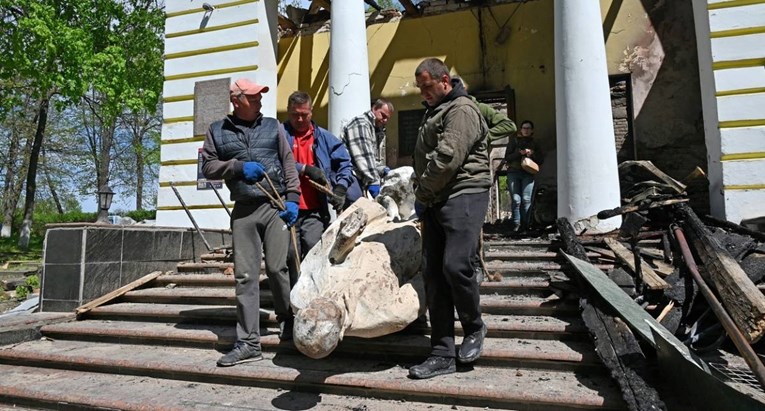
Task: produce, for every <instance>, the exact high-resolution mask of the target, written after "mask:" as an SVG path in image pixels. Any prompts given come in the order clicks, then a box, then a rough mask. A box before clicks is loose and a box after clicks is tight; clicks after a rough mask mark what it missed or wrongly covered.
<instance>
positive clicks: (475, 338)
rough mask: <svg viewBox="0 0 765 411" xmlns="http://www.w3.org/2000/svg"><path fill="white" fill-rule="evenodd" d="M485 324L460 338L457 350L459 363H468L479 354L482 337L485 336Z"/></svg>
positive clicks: (481, 346) (481, 348)
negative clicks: (460, 341)
mask: <svg viewBox="0 0 765 411" xmlns="http://www.w3.org/2000/svg"><path fill="white" fill-rule="evenodd" d="M486 331H487V329H486V324H485V323H484V325H483V326H482V327H481V329H480V330H478V331H476V332H474V333H472V334H470V335H468V336H467V337H465V338H463V339H462V344H461V345H460V349H459V351H457V361H459V362H460V364H469V363H471V362H473V361H475V360H477V359H478V357H480V356H481V351H482V350H483V339H484V337H486Z"/></svg>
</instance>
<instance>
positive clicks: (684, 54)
mask: <svg viewBox="0 0 765 411" xmlns="http://www.w3.org/2000/svg"><path fill="white" fill-rule="evenodd" d="M313 3H314V4H313V5H312V7H311V10H309V11H303V10H290V14H289V15H287V16H280V15H278V11H277V4H276V2H275V1H260V2H258V1H250V0H240V1H230V0H218V1H209V2H207V3H205V4H207V6H208V7H203V3H202V2H201V1H198V0H190V1H187V2H169V3H168V5H167V23H166V33H167V40H166V63H165V64H166V65H165V71H166V73H165V75H166V81H165V88H164V124H163V130H162V166H161V171H160V190H159V195H158V204H157V210H158V212H157V220H158V224H160V225H171V226H189V225H190V222H189V220H188V218H187V216H186V214H185V212H184V211H183V209H182V207H181V206H180V204H179V200H178V199H177V198H176V196H175V194H174V192H173V190H172V187H171V186H170V185H171V183H172V184H174V185H175V186H176V188H177V189H178V191H179V192H180V194H181V195H182V197H183V199H184V200H185V202H186V204H187V205H188V206H189V208H190V210H191V212H192V213H193V215H194V216H195V218H196V219H197V221H198V222H199V223H200V225H201V226H204V227H227V226H228V216H227V214H226V213H225V210H224V208H223V206H222V205H221V202H220V201H219V200H218V198H217V197H216V195H215V193H214V192H213V191H212V190H209V189H205V188H208V187H209V183H207V182H204V181H200V180H199V179H198V177H199V176H198V172H197V168H198V161H197V151H198V149H199V148H200V147H201V145H202V141H203V134H204V131H205V130H206V124H208V123H209V122H210V121H212V120H213V119H215V118H218V117H220V116H222V114H223V113H226V112H227V111H228V100H227V99H228V95H227V93H226V92H225V87H220V85H219V84H218V85H216V83H215V81H216V80H217V81H219V82H226V81H231V79H236V78H238V77H243V76H247V77H250V78H253V79H255V80H256V81H259V82H262V83H265V84H268V85H270V86H272V90H273V89H276V92H273V91H272V92H271V93H268V94H266V95H265V97H266V98H265V99H264V113H265V114H266V115H270V116H276V117H277V118H280V119H284V118H286V108H287V97H288V95H289V94H290V93H291V92H292V91H294V90H304V91H306V92H308V93H309V94H310V95H312V96H313V97H314V100H315V108H314V119H315V121H317V122H318V123H319V124H328V125H330V126H331V125H332V124H333V123H334V121H333V119H332V115H331V114H330V107H334V106H337V107H339V106H341V105H342V104H343V103H339V102H337V99H335V100H336V101H333V98H335V97H337V96H338V95H341V94H343V93H347V92H349V91H352V90H354V89H356V90H357V89H358V88H359V87H358V85H357V83H354V82H355V81H357V80H359V79H360V78H363V77H364V75H363V73H362V74H358V73H357V74H356V75H354V74H353V73H355V72H356V71H353V70H354V69H353V68H349V67H345V69H349V70H351V71H350V74H349V75H348V76H347V79H348V81H347V83H348V84H347V87H346V88H344V89H342V90H340V89H336V88H333V87H332V84H335V82H337V81H342V80H341V79H338V78H337V77H336V78H335V79H334V80H333V78H332V76H333V75H332V73H331V72H332V65H331V62H330V60H331V58H330V55H331V50H330V45H331V42H332V40H331V30H332V25H331V24H330V21H329V20H327V17H329V15H330V11H327V10H325V9H324V8H327V7H328V8H331V7H332V6H334V7H336V8H338V7H340V8H342V10H344V13H345V10H347V9H346V8H345V6H344V3H343V1H340V0H337V1H335V2H332V6H329V4H328V2H326V3H327V4H324V7H322V5H320V4H319V3H318V2H316V1H314V2H313ZM404 3H407V4H406V5H407V9H408V11H404V13H403V15H402V14H401V13H399V12H397V11H385V10H384V11H382V12H375V11H374V10H373V9H370V11H369V12H367V14H366V27H365V32H366V43H367V46H368V48H367V50H366V56H367V57H366V60H367V63H368V76H367V77H368V81H369V83H368V84H369V86H368V87H367V88H368V92H369V94H365V93H361V97H360V98H359V97H358V96H356V98H357V100H356V101H357V103H354V104H355V107H357V111H358V113H357V114H360V113H361V112H362V111H364V110H365V109H366V108H367V104H363V102H365V101H367V102H368V101H369V100H370V99H374V98H379V97H384V98H387V99H389V100H391V101H392V102H393V104H394V105H395V107H396V113H395V114H394V117H393V119H392V121H391V122H389V124H388V133H387V135H388V140H387V151H386V157H387V163H388V165H390V166H391V167H395V166H402V165H409V164H410V163H411V153H412V150H413V147H414V141H415V140H414V139H415V138H416V133H417V128H418V126H419V121H420V119H421V117H422V113H423V108H422V105H421V98H420V96H419V92H418V89H417V88H416V87H415V84H414V69H415V67H416V66H417V64H418V63H419V62H420V61H421V60H422V59H424V58H426V57H438V58H442V59H443V60H444V61H445V62H446V64H447V65H448V66H449V67H451V68H452V72H453V74H457V75H459V76H461V77H462V78H463V79H464V81H465V83H466V84H467V85H468V87H469V91H470V92H471V93H473V94H475V95H477V96H479V97H481V98H482V99H485V100H487V101H500V100H501V101H502V102H503V103H504V104H506V106H507V110H508V115H509V116H510V117H511V118H512V119H513V120H515V121H516V122H517V123H519V122H520V121H521V120H524V119H530V120H532V121H534V122H535V124H536V136H537V138H538V139H539V141H540V144H541V146H542V149H543V151H544V152H545V153H546V159H545V162H544V167H543V168H542V171H541V172H540V174H539V175H538V176H537V181H538V182H539V184H542V185H544V184H547V185H549V186H552V187H555V186H560V184H561V178H562V176H563V177H566V176H568V175H569V174H571V173H573V174H575V176H574V177H573V180H575V181H573V182H568V183H566V184H565V185H566V187H574V188H573V190H574V191H576V190H577V188H576V187H577V184H576V181H582V180H585V179H589V180H594V181H597V180H599V179H600V178H603V179H604V180H608V181H604V182H602V184H603V186H604V187H605V186H608V185H613V184H614V181H613V180H614V179H615V176H601V175H587V174H586V173H581V172H578V171H577V169H587V167H586V166H587V163H588V159H589V158H590V157H588V156H587V153H591V154H592V157H595V158H599V154H598V153H599V152H600V150H601V149H605V150H606V152H607V154H606V155H605V156H606V157H609V156H610V154H608V152H610V150H614V149H615V152H616V159H617V160H618V161H624V160H631V159H641V160H651V161H653V162H654V164H656V165H657V166H658V167H659V168H660V169H662V170H664V171H666V172H667V173H668V174H670V175H671V176H672V177H674V178H676V179H683V178H684V177H685V176H686V175H688V174H689V173H690V172H692V171H693V170H694V169H695V167H696V166H699V167H701V168H702V169H704V170H705V171H707V172H708V177H709V184H707V182H706V181H703V180H702V181H703V183H701V182H698V180H697V183H696V184H693V185H692V186H691V187H690V188H689V194H690V195H691V197H692V204H693V205H694V207H695V208H697V209H698V210H700V211H701V212H708V211H711V212H712V213H713V214H714V215H716V216H718V217H724V218H727V219H729V220H731V221H734V222H739V221H740V220H741V219H745V218H751V217H756V216H758V215H759V214H761V211H758V210H756V209H753V208H752V207H750V205H751V204H753V202H754V201H756V200H757V199H759V198H760V197H761V196H762V195H763V194H762V193H765V190H763V189H762V188H763V187H762V182H761V181H757V180H756V178H757V175H758V174H759V176H760V177H759V178H762V177H761V176H762V175H765V170H763V168H765V160H762V158H761V157H762V156H760V157H758V155H757V154H758V153H759V154H762V152H763V151H765V150H763V148H762V145H763V144H762V142H761V141H762V138H759V140H758V138H757V137H758V136H760V137H761V136H762V134H763V133H765V132H763V131H762V130H763V129H765V127H763V126H764V125H765V123H763V122H764V121H765V120H763V118H765V114H763V113H762V112H761V109H759V110H760V112H759V114H758V113H757V112H756V110H757V109H752V110H749V112H747V113H745V114H742V115H745V116H747V117H746V118H743V119H742V118H735V119H734V118H729V117H725V115H724V111H725V109H726V107H728V106H726V105H725V104H727V103H728V102H729V100H727V99H725V97H727V95H720V92H716V91H715V90H717V88H715V87H718V83H719V82H720V76H721V75H722V74H721V73H722V71H721V70H728V69H735V68H738V66H739V65H740V64H755V63H756V62H757V61H760V66H759V72H756V70H757V67H755V66H750V68H753V69H752V70H749V71H750V72H752V73H753V74H752V78H751V80H750V81H749V83H747V84H746V85H741V86H732V85H731V86H725V87H727V88H726V89H725V90H724V91H721V92H722V93H732V95H736V96H739V97H740V96H744V95H746V96H747V97H745V98H747V99H755V100H756V99H757V98H758V96H760V98H761V96H763V95H765V93H763V92H762V91H763V90H762V87H763V86H765V79H763V78H762V77H763V74H762V64H761V63H762V61H761V60H762V58H763V54H765V51H763V50H762V48H759V49H758V50H757V51H752V52H754V53H760V55H759V57H757V56H749V57H746V56H743V57H740V58H739V57H735V56H734V57H735V58H736V59H738V60H746V62H745V63H741V62H739V63H736V61H738V60H735V59H734V60H730V59H733V57H731V58H730V59H729V58H728V57H725V55H723V54H720V53H719V52H715V50H719V47H718V46H717V45H716V44H717V43H718V37H717V36H719V35H720V32H723V33H722V34H723V35H724V36H725V37H724V38H725V39H726V41H728V40H730V38H731V34H730V33H731V32H730V31H726V30H738V28H739V27H740V26H741V25H742V24H744V25H747V24H748V25H751V26H754V27H760V28H761V27H762V26H763V25H764V24H765V23H763V22H762V21H760V22H759V23H757V22H756V21H755V22H752V21H751V19H750V20H740V19H739V21H734V20H735V19H733V20H731V19H728V18H726V21H729V22H730V23H725V22H721V20H720V19H719V18H718V17H717V16H718V14H719V13H728V14H730V13H740V14H746V15H754V16H762V9H763V8H764V7H765V5H762V4H748V3H747V4H743V3H741V2H735V1H714V0H710V1H709V2H690V1H678V2H666V1H662V0H601V1H599V2H597V3H598V4H597V7H599V9H598V11H599V14H600V16H599V17H600V18H599V19H597V20H594V24H588V25H587V26H586V27H585V28H584V29H577V31H576V32H563V31H561V32H559V33H557V34H556V29H558V30H560V29H561V27H562V26H561V24H563V21H562V20H561V17H563V18H565V17H566V16H571V15H574V14H575V13H574V11H573V10H570V11H568V12H566V11H565V7H566V6H565V4H566V3H565V2H562V1H561V2H555V1H553V0H534V1H523V2H518V1H491V2H454V1H451V0H438V1H422V2H420V3H418V4H417V5H416V6H415V5H412V4H411V3H410V2H404ZM692 3H693V4H692ZM707 3H709V4H707ZM739 3H741V4H739ZM349 4H350V3H349ZM402 4H403V3H402ZM569 7H571V6H569ZM576 7H580V6H579V5H577V6H576ZM566 13H568V14H566ZM758 13H759V14H758ZM322 16H323V17H322ZM759 18H760V20H762V17H759ZM705 19H706V20H705ZM296 20H297V21H296ZM556 20H557V22H558V23H557V24H558V26H557V27H556ZM695 21H702V22H705V23H706V24H707V25H708V26H709V28H707V29H706V30H705V29H704V28H699V26H700V25H699V24H697V23H696V22H695ZM590 23H593V20H590ZM578 24H581V22H579V23H578ZM726 24H728V25H733V26H731V27H728V26H726ZM277 28H279V29H280V30H281V35H280V36H277ZM362 29H364V28H362ZM741 30H744V28H741ZM741 30H740V31H734V32H732V33H733V34H735V35H742V36H741V37H747V36H752V35H754V36H762V35H763V34H756V33H755V34H746V33H747V32H746V31H745V30H744V31H741ZM583 34H588V35H590V37H593V36H595V37H600V39H601V41H602V44H604V46H605V66H606V71H607V73H604V75H605V76H606V77H607V78H608V84H609V85H610V87H611V93H610V109H609V110H608V112H606V113H604V112H590V113H589V114H586V115H580V114H573V113H576V111H569V108H570V109H573V110H576V109H577V107H576V106H578V105H582V106H585V105H586V103H588V102H590V101H591V100H592V99H593V97H592V96H589V95H587V94H583V95H572V94H571V93H572V92H578V91H576V89H572V90H570V91H569V92H568V93H569V94H567V96H568V97H567V100H566V101H565V102H562V101H556V94H557V97H558V98H560V97H561V95H563V94H565V93H564V90H563V89H562V87H564V86H565V85H566V84H569V85H570V84H571V82H570V80H569V81H567V82H564V83H559V84H558V86H557V87H556V72H558V73H557V74H558V75H560V74H561V73H562V70H563V68H564V67H566V68H567V67H568V66H564V65H563V64H564V63H563V61H562V60H561V56H560V55H558V53H556V44H557V47H558V48H559V49H560V47H561V44H564V43H569V42H574V41H578V40H577V39H580V38H582V37H583ZM277 37H280V38H278V39H277ZM360 37H361V36H360ZM362 38H363V37H362ZM355 40H358V38H356V39H355ZM603 40H604V41H603ZM362 43H363V42H362ZM697 43H698V45H697ZM743 44H744V45H734V46H731V47H734V48H735V47H745V45H746V44H748V43H746V42H744V43H743ZM338 48H339V47H338ZM356 48H358V49H359V50H355V49H356ZM360 48H361V47H360V46H351V47H350V48H349V49H347V50H346V52H347V55H346V57H344V58H345V59H346V61H347V65H351V64H352V63H356V62H358V60H362V62H363V60H364V59H363V58H356V59H354V57H353V56H362V57H363V53H362V50H361V49H360ZM703 50H711V51H710V52H709V53H707V54H704V53H703ZM750 54H751V53H750ZM699 56H701V64H699V61H700V60H699ZM744 57H746V58H744ZM340 58H343V57H340ZM758 58H759V60H758ZM728 60H730V61H728ZM341 66H343V65H341ZM713 68H714V71H713ZM755 72H756V73H755ZM699 73H701V77H700V74H699ZM710 73H712V74H711V75H712V77H711V80H710ZM758 76H759V77H758ZM601 80H603V81H605V79H601ZM559 81H560V79H559ZM599 81H600V80H599ZM360 84H364V83H363V82H362V83H360ZM274 86H277V87H274ZM710 87H711V88H710ZM735 87H740V88H735ZM213 90H224V92H222V93H221V92H220V91H218V92H217V93H218V94H217V95H216V94H215V93H216V92H215V91H213ZM606 90H607V89H606ZM702 90H704V91H703V93H702ZM721 90H722V89H721ZM747 90H748V91H747ZM758 90H759V92H758ZM364 91H367V90H364ZM606 92H607V91H606ZM710 93H711V94H710ZM596 94H597V93H596ZM600 94H602V93H600ZM750 94H751V95H750ZM333 96H334V97H333ZM710 98H711V99H712V100H714V103H717V105H716V106H715V105H714V104H710V100H709V99H710ZM742 98H743V97H742ZM358 101H361V102H362V103H358ZM580 102H581V104H579V103H580ZM562 105H566V107H567V108H565V110H564V107H563V106H562ZM352 107H353V105H352ZM754 107H762V105H761V104H760V105H755V106H754ZM580 109H581V107H580ZM752 111H754V112H752ZM561 112H565V113H569V115H571V116H573V117H569V118H568V120H564V121H570V120H572V118H573V119H574V120H575V121H578V122H579V124H583V127H586V126H587V123H589V122H591V123H593V124H595V123H597V124H603V123H602V122H603V121H604V120H606V122H607V123H608V124H607V125H608V128H610V129H609V130H608V137H609V138H608V139H607V140H603V139H602V138H601V139H600V140H598V139H594V140H590V139H589V138H590V136H588V135H582V133H579V134H577V132H576V131H575V130H571V129H569V128H568V127H567V126H566V125H562V123H561V117H560V115H561ZM710 113H711V114H710ZM715 113H719V114H720V115H719V116H718V118H715V116H714V114H715ZM726 113H727V112H726ZM587 116H592V117H587ZM718 123H719V124H718ZM611 124H612V125H613V126H611ZM562 127H563V128H564V131H563V133H562V131H561V128H562ZM599 128H603V127H599ZM612 130H613V131H612ZM335 131H336V130H335ZM567 132H568V134H567V135H565V136H563V135H562V134H566V133H567ZM585 134H589V133H585ZM744 134H745V136H744V137H741V138H738V136H740V135H744ZM562 139H563V141H567V142H571V143H574V144H580V143H587V142H589V141H593V142H594V143H592V146H587V145H585V146H584V147H585V148H584V149H578V150H579V151H581V152H582V155H581V156H575V157H573V159H574V160H575V161H574V163H571V160H572V158H571V157H570V156H569V157H566V156H565V155H564V156H563V157H564V159H568V160H567V161H566V162H565V163H566V164H567V165H566V166H565V170H558V169H557V167H556V165H557V164H559V163H560V159H561V154H560V153H558V151H560V148H561V140H562ZM734 140H735V141H734ZM609 144H611V145H612V146H611V147H608V145H609ZM577 147H579V146H577ZM758 147H759V148H758ZM758 171H759V173H758ZM577 173H579V174H577ZM616 184H618V183H616ZM200 188H201V189H200ZM559 188H560V187H559ZM617 191H618V186H617ZM559 193H560V189H559ZM220 194H221V196H222V197H223V198H224V199H227V198H228V192H227V191H226V188H225V187H223V188H221V189H220ZM588 194H589V193H585V195H584V196H583V197H584V201H590V199H589V198H588ZM565 195H567V196H569V197H571V196H574V197H575V196H576V195H577V193H567V194H565ZM563 201H564V202H565V201H566V200H565V199H564V200H563ZM607 202H614V200H613V199H609V200H607ZM760 203H761V201H760ZM617 205H618V198H617V199H616V204H602V205H601V206H600V207H595V208H597V209H602V208H607V207H615V206H617ZM560 210H561V204H560V200H559V206H558V213H559V214H560V213H561V211H560ZM592 214H594V213H592ZM583 216H584V215H582V216H574V217H583ZM569 217H571V216H569ZM617 226H618V224H617Z"/></svg>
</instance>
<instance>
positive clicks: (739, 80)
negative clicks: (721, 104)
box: [715, 45, 765, 93]
mask: <svg viewBox="0 0 765 411" xmlns="http://www.w3.org/2000/svg"><path fill="white" fill-rule="evenodd" d="M763 47H765V45H763ZM715 83H716V84H717V92H718V93H719V92H721V91H731V90H746V89H753V88H765V66H759V67H744V68H734V69H725V70H716V71H715Z"/></svg>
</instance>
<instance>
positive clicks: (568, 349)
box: [40, 320, 604, 372]
mask: <svg viewBox="0 0 765 411" xmlns="http://www.w3.org/2000/svg"><path fill="white" fill-rule="evenodd" d="M40 331H41V332H42V334H43V335H44V336H46V337H50V338H52V339H54V340H61V339H67V340H79V341H95V342H111V343H120V344H147V345H155V344H162V345H173V346H181V347H199V348H210V349H219V350H223V351H226V350H228V349H230V348H231V347H232V346H233V344H234V342H235V341H236V329H235V327H234V326H233V325H215V324H198V325H195V324H184V323H146V322H132V321H108V320H105V321H104V320H88V321H78V322H74V323H64V324H53V325H49V326H45V327H43V328H42V329H41V330H40ZM264 331H265V332H263V333H262V337H261V341H260V342H261V345H262V347H263V350H264V351H272V352H278V353H289V354H296V355H299V352H298V351H297V349H296V348H295V346H294V345H293V344H292V342H289V341H280V340H279V337H278V335H277V333H278V330H277V329H276V328H274V329H269V330H264ZM429 352H430V340H429V339H428V337H427V336H423V335H412V334H405V333H397V334H391V335H386V336H382V337H378V338H358V337H346V338H345V339H343V341H342V342H341V343H340V344H339V345H338V347H337V348H336V349H335V351H334V352H333V355H334V356H342V357H353V358H367V359H369V358H373V357H374V358H378V359H384V360H396V359H409V360H411V361H417V360H418V359H421V358H422V357H425V356H427V355H428V353H429ZM481 364H482V365H490V366H505V367H507V366H514V367H518V366H522V367H530V368H545V369H558V370H560V369H587V370H589V371H591V372H594V371H597V370H598V369H600V371H603V370H604V369H603V368H602V364H601V363H600V360H599V359H598V358H597V356H596V355H595V353H594V350H593V346H592V344H590V343H589V342H582V341H555V340H534V339H522V338H487V339H486V340H485V342H484V350H483V354H482V356H481Z"/></svg>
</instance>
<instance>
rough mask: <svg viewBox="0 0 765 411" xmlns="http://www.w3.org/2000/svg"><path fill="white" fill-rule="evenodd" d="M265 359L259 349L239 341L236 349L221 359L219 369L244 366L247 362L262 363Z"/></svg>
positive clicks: (235, 346)
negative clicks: (238, 365)
mask: <svg viewBox="0 0 765 411" xmlns="http://www.w3.org/2000/svg"><path fill="white" fill-rule="evenodd" d="M262 359H263V353H262V352H261V351H260V348H259V347H253V346H252V345H249V344H246V343H244V342H242V341H237V342H236V345H234V349H233V350H231V351H229V352H228V354H226V355H224V356H223V357H220V359H219V360H218V367H230V366H232V365H237V364H243V363H246V362H252V361H260V360H262Z"/></svg>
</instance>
